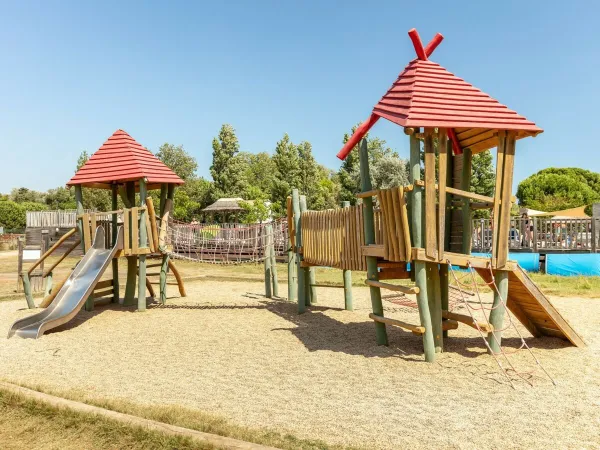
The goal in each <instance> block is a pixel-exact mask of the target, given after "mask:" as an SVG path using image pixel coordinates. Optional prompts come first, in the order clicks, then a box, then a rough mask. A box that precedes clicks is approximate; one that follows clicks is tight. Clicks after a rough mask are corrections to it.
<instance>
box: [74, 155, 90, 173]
mask: <svg viewBox="0 0 600 450" xmlns="http://www.w3.org/2000/svg"><path fill="white" fill-rule="evenodd" d="M89 159H90V155H88V152H86V151H85V150H84V151H82V152H81V154H80V155H79V158H77V168H76V169H75V172H77V171H78V170H79V169H81V168H82V167H83V165H84V164H85V163H86V162H88V160H89Z"/></svg>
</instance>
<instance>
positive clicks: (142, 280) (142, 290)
mask: <svg viewBox="0 0 600 450" xmlns="http://www.w3.org/2000/svg"><path fill="white" fill-rule="evenodd" d="M147 196H148V189H147V184H146V179H145V178H142V179H140V206H146V197H147ZM146 214H148V212H147V211H146V210H145V209H142V210H140V214H139V216H140V224H139V228H140V248H147V247H148V230H147V229H146ZM133 225H134V226H138V225H137V224H133ZM138 259H139V274H138V311H146V255H139V257H138Z"/></svg>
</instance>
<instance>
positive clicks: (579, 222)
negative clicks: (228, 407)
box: [472, 217, 600, 252]
mask: <svg viewBox="0 0 600 450" xmlns="http://www.w3.org/2000/svg"><path fill="white" fill-rule="evenodd" d="M599 232H600V219H598V218H582V219H575V218H573V219H553V218H542V217H529V218H522V217H519V218H513V219H511V220H510V231H509V239H508V248H509V249H511V250H523V251H533V252H544V251H564V252H569V251H589V252H598V251H600V241H599V238H600V236H599ZM472 249H473V251H477V252H490V251H491V249H492V225H491V221H490V219H475V220H473V236H472Z"/></svg>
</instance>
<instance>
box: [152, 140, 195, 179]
mask: <svg viewBox="0 0 600 450" xmlns="http://www.w3.org/2000/svg"><path fill="white" fill-rule="evenodd" d="M156 157H157V158H158V159H160V160H161V161H162V162H163V163H165V165H166V166H167V167H169V168H170V169H171V170H172V171H173V172H175V173H176V174H177V176H178V177H179V178H181V179H182V180H183V181H187V180H190V179H192V178H194V177H195V175H196V169H198V162H197V161H196V158H194V157H193V156H192V155H190V154H189V153H188V152H186V151H185V150H184V149H183V145H173V144H169V143H166V142H165V143H164V144H163V145H161V146H160V148H159V149H158V152H156Z"/></svg>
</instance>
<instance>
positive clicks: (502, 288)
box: [487, 270, 508, 353]
mask: <svg viewBox="0 0 600 450" xmlns="http://www.w3.org/2000/svg"><path fill="white" fill-rule="evenodd" d="M494 276H495V278H496V286H498V291H499V292H496V291H494V303H493V305H492V310H491V311H490V324H491V325H492V326H493V327H494V330H502V328H503V326H504V315H505V314H506V309H505V308H504V305H505V302H506V299H507V297H508V272H507V271H505V270H498V271H496V272H495V273H494ZM503 300H504V301H503ZM494 336H495V339H494ZM487 339H488V344H489V345H490V348H491V349H492V352H493V353H499V352H500V346H501V343H502V331H493V332H491V333H488V336H487Z"/></svg>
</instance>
